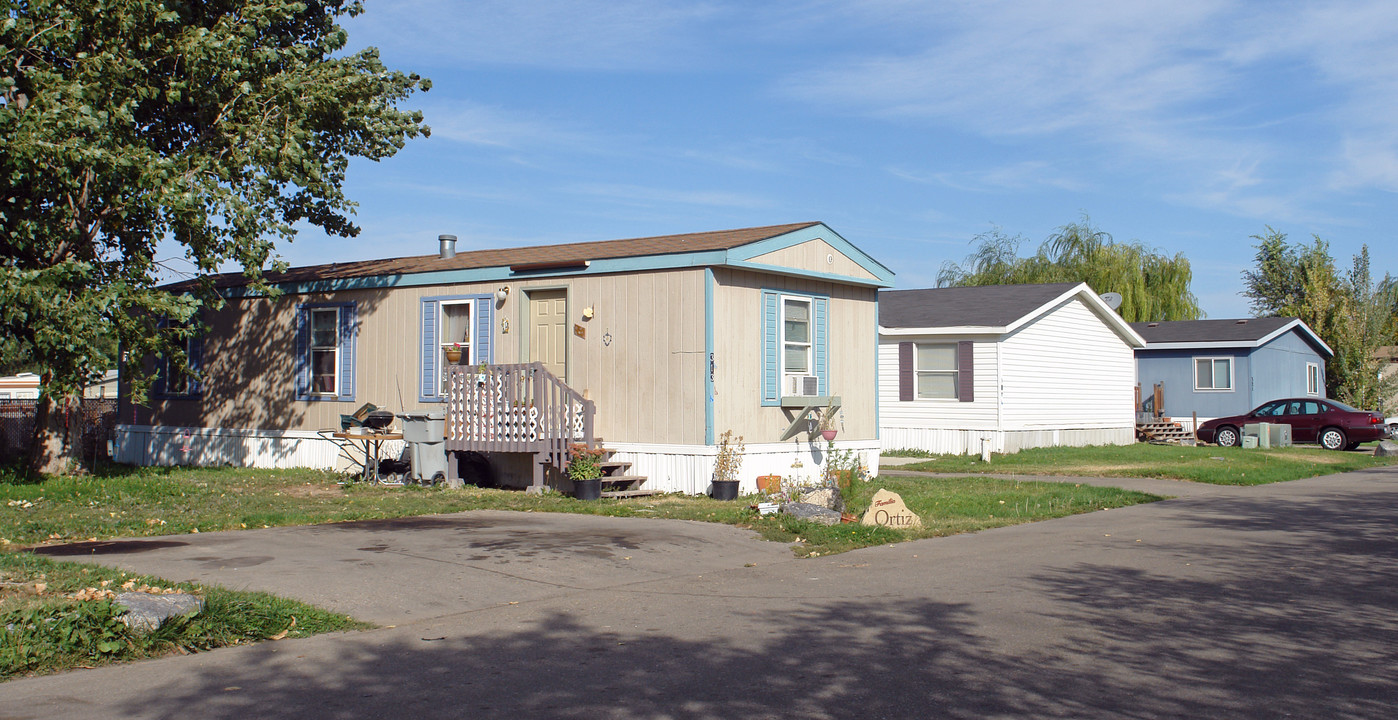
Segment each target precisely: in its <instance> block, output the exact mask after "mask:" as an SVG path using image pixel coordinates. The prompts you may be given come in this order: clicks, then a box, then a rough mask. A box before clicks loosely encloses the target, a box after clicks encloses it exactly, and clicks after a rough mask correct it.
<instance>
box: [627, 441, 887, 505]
mask: <svg viewBox="0 0 1398 720" xmlns="http://www.w3.org/2000/svg"><path fill="white" fill-rule="evenodd" d="M607 447H608V448H610V449H612V450H615V451H617V452H616V455H615V456H614V458H613V459H615V460H622V461H626V462H630V463H631V470H630V473H631V474H633V475H645V476H646V477H647V478H648V480H646V484H645V485H644V486H643V487H646V488H649V489H653V490H660V491H663V492H679V493H686V494H689V495H702V494H705V493H707V492H708V491H709V485H710V481H711V480H713V475H714V460H715V459H716V458H717V457H718V448H717V447H713V446H708V445H657V444H651V443H614V442H609V443H607ZM835 449H836V450H837V451H842V452H843V451H846V450H848V451H851V452H853V453H855V454H856V455H857V456H858V457H859V458H860V460H861V461H863V463H864V465H865V466H866V467H868V468H869V473H870V475H871V476H873V475H877V474H878V471H879V445H878V441H877V440H851V441H846V442H841V441H839V440H836V441H835ZM825 450H826V443H825V441H823V440H822V441H820V442H817V443H809V442H800V443H769V444H764V445H748V446H747V451H746V452H745V453H743V464H742V467H741V468H740V469H739V473H738V480H739V484H738V492H739V493H751V492H757V477H758V476H759V475H780V476H782V477H797V478H801V479H802V480H803V481H805V482H811V483H814V482H816V481H818V480H819V479H820V477H821V475H822V473H823V472H824V467H825V454H826V452H825Z"/></svg>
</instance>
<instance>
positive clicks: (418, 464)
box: [401, 413, 447, 483]
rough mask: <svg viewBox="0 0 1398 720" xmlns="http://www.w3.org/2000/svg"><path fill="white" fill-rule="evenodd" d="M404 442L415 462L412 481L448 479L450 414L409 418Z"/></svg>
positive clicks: (406, 417)
mask: <svg viewBox="0 0 1398 720" xmlns="http://www.w3.org/2000/svg"><path fill="white" fill-rule="evenodd" d="M401 417H402V418H403V439H404V440H406V441H407V443H408V456H409V457H410V458H411V459H412V463H413V474H412V477H413V479H414V480H417V481H418V482H427V483H431V482H435V481H437V480H446V479H447V438H446V414H444V413H419V414H405V415H402V416H401Z"/></svg>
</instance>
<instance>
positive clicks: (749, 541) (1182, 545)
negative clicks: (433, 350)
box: [0, 468, 1398, 719]
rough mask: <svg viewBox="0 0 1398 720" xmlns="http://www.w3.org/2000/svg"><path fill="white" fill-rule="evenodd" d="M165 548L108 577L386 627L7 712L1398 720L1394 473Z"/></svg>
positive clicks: (6, 693) (464, 522) (199, 664)
mask: <svg viewBox="0 0 1398 720" xmlns="http://www.w3.org/2000/svg"><path fill="white" fill-rule="evenodd" d="M160 540H178V541H182V542H183V541H187V542H188V544H185V545H177V546H173V545H167V546H163V547H144V548H143V547H131V546H124V547H123V546H117V547H107V548H96V549H97V550H99V553H100V554H98V555H96V556H95V557H94V559H96V560H98V561H101V562H108V563H112V564H116V565H120V566H121V567H126V568H130V569H132V570H137V571H140V572H154V573H158V574H162V575H164V576H166V577H169V578H171V579H184V578H196V579H200V580H205V581H213V582H221V583H223V584H226V585H230V586H234V587H246V588H255V589H266V590H271V591H274V592H279V593H284V594H287V595H291V596H294V597H297V598H300V599H305V600H309V601H312V602H316V603H319V604H322V605H325V606H328V607H332V608H335V609H338V610H343V611H345V612H348V613H350V614H354V615H356V616H358V617H362V618H365V619H370V620H375V621H377V622H379V623H381V624H385V625H393V626H394V627H383V628H380V629H376V630H372V631H368V632H363V633H351V634H337V635H327V636H319V637H315V638H308V639H305V640H294V641H281V642H269V643H263V644H260V645H257V646H252V647H243V648H228V649H224V650H219V651H215V652H210V653H203V654H200V655H195V656H188V657H173V658H166V659H162V660H156V661H149V662H143V663H136V664H132V665H127V666H121V667H112V668H103V669H100V670H90V671H79V672H74V673H67V674H64V675H60V676H54V677H48V678H34V679H26V680H19V681H13V682H10V683H5V684H3V685H0V718H69V717H72V718H94V717H115V718H125V717H137V718H182V719H183V718H189V717H200V718H248V717H259V718H293V717H326V718H341V717H343V718H351V717H384V718H390V717H393V718H396V717H414V716H416V717H421V718H449V717H450V718H455V717H511V718H643V717H645V718H650V717H656V718H732V717H762V718H845V717H855V716H858V717H870V718H880V717H889V718H892V717H899V718H903V717H952V718H962V717H965V718H973V717H974V718H984V717H1077V718H1122V717H1127V718H1161V717H1191V718H1193V717H1243V718H1276V717H1314V718H1350V717H1353V718H1385V719H1386V718H1389V717H1391V716H1392V715H1393V713H1394V708H1395V707H1398V651H1395V650H1394V648H1398V615H1395V612H1394V609H1395V607H1398V468H1383V469H1378V470H1371V471H1365V472H1357V473H1350V474H1346V475H1339V476H1329V477H1323V478H1313V479H1310V480H1302V481H1295V482H1290V483H1282V484H1277V485H1269V486H1259V487H1251V488H1222V489H1210V490H1209V491H1208V492H1205V493H1202V494H1198V495H1194V496H1186V497H1179V498H1178V499H1174V500H1169V501H1165V502H1160V503H1154V504H1151V505H1144V506H1135V507H1130V508H1122V509H1117V510H1110V511H1104V512H1098V513H1093V514H1089V515H1080V516H1074V517H1071V518H1063V519H1060V520H1053V521H1048V522H1041V523H1035V524H1030V525H1020V526H1015V527H1008V528H1000V529H996V530H990V531H985V532H980V533H975V534H971V535H960V536H955V537H950V538H940V539H933V540H924V541H919V542H914V543H905V544H900V545H897V546H888V547H878V548H867V549H864V550H860V551H856V552H852V553H846V554H842V555H838V556H833V557H829V558H818V559H814V560H795V559H792V558H791V556H790V554H789V553H788V552H787V550H786V548H785V547H784V546H781V545H776V544H772V543H764V542H762V541H760V540H756V539H755V538H754V537H753V536H752V535H750V534H748V533H746V532H745V531H741V530H737V529H734V528H730V527H725V526H711V525H704V524H697V523H671V522H666V521H647V520H634V519H618V518H598V517H587V516H573V515H544V514H515V513H464V514H460V515H450V516H438V517H434V518H422V519H418V520H413V521H406V520H405V521H382V522H375V523H361V524H357V526H356V525H353V524H352V525H346V526H320V527H309V528H281V529H276V530H263V531H251V532H241V533H226V534H225V533H211V534H208V535H207V536H205V535H199V536H188V537H180V538H167V539H160ZM138 542H140V541H138ZM147 542H154V541H147Z"/></svg>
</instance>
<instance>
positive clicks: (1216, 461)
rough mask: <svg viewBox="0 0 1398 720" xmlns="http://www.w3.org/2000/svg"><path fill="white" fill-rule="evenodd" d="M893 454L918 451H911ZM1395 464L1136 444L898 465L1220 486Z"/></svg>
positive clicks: (1297, 452)
mask: <svg viewBox="0 0 1398 720" xmlns="http://www.w3.org/2000/svg"><path fill="white" fill-rule="evenodd" d="M890 454H896V455H903V456H914V457H917V456H919V455H918V454H916V453H908V452H900V453H890ZM1393 463H1394V459H1393V458H1376V457H1374V456H1373V455H1371V454H1369V453H1364V452H1333V451H1329V450H1322V449H1320V448H1318V447H1308V446H1296V447H1290V448H1278V449H1273V450H1244V449H1242V448H1220V447H1214V446H1198V447H1187V446H1175V445H1150V444H1146V443H1136V444H1134V445H1106V446H1095V447H1079V448H1068V447H1063V448H1035V449H1033V450H1025V451H1022V452H1018V453H1015V454H1013V455H995V456H994V457H992V458H991V461H990V462H989V463H985V462H981V459H980V457H979V456H970V455H937V456H931V457H928V459H927V461H926V462H921V463H916V464H913V465H902V466H899V469H903V470H922V471H926V472H936V473H997V474H999V473H1016V474H1024V475H1072V476H1079V477H1157V478H1175V479H1179V480H1193V481H1195V482H1204V483H1213V484H1216V485H1261V484H1264V483H1273V482H1282V481H1286V480H1298V479H1301V478H1308V477H1314V476H1316V475H1328V474H1331V473H1339V472H1348V471H1351V470H1362V469H1364V468H1370V467H1377V466H1381V465H1391V464H1393Z"/></svg>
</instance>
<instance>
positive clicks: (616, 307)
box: [123, 269, 705, 443]
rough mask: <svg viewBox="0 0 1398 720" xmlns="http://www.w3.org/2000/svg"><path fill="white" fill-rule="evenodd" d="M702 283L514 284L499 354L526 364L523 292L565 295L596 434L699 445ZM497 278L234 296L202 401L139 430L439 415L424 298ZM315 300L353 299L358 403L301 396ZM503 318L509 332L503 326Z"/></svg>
mask: <svg viewBox="0 0 1398 720" xmlns="http://www.w3.org/2000/svg"><path fill="white" fill-rule="evenodd" d="M703 282H704V281H703V270H702V269H683V270H675V271H664V272H654V273H628V274H622V275H603V276H595V277H586V278H564V279H542V280H537V281H525V282H510V283H508V285H509V286H510V288H511V291H510V294H509V297H508V298H507V300H506V301H505V303H504V305H503V306H497V308H496V311H495V321H494V328H493V329H492V341H493V352H494V358H493V360H494V362H496V363H513V362H521V361H522V360H521V358H527V357H528V332H527V329H528V319H527V311H528V302H527V291H528V290H530V289H533V288H566V289H567V290H568V291H569V296H568V317H569V320H570V328H569V333H568V339H567V342H568V360H569V377H568V382H569V384H570V385H572V386H573V387H574V388H575V389H577V390H578V391H579V392H584V393H586V394H587V395H588V397H590V398H591V399H593V400H595V401H596V402H597V406H598V415H597V426H596V427H597V431H598V433H599V434H600V435H601V436H602V437H604V438H606V439H609V440H610V439H614V440H618V441H627V442H653V443H703V441H704V405H703V400H704V398H703V393H704V375H703V373H704V368H705V363H704V284H703ZM501 284H502V283H499V282H495V283H474V284H463V285H436V286H427V287H410V288H399V289H393V290H359V291H346V292H338V293H326V294H310V295H296V296H286V297H283V298H281V299H279V300H277V301H275V302H274V301H268V300H265V299H243V300H231V301H229V303H228V304H227V305H226V306H225V308H224V309H223V310H220V311H217V312H213V313H210V314H209V315H208V321H209V324H210V326H211V328H212V332H211V334H210V335H209V336H208V337H207V338H206V339H205V344H204V360H205V362H204V366H205V369H206V380H205V384H204V393H203V397H202V399H201V400H157V401H152V407H151V409H150V410H149V411H144V410H141V409H138V410H137V412H136V417H135V424H141V425H152V424H153V425H167V426H180V427H222V428H230V429H269V430H320V429H334V430H338V429H339V427H340V414H341V413H350V412H353V411H354V410H355V409H357V408H358V407H359V406H360V405H361V404H363V403H366V402H370V403H374V404H375V405H378V406H380V407H384V408H387V409H390V410H393V411H395V412H397V411H400V410H401V411H406V412H441V411H443V410H444V406H443V405H442V404H441V403H432V402H429V403H422V402H419V400H418V396H419V386H420V383H421V366H422V357H421V355H422V351H421V344H420V337H419V335H420V332H421V331H420V328H421V322H422V320H421V302H420V300H421V298H423V297H431V296H439V295H470V294H485V293H494V292H495V290H496V289H497V288H498V287H499V286H500V285H501ZM308 302H354V303H356V304H357V305H356V318H357V321H358V329H357V333H356V338H355V342H356V346H355V356H356V368H355V388H354V401H353V402H328V401H318V402H306V401H297V400H295V398H294V395H295V394H294V390H293V382H292V381H293V376H294V372H295V366H296V363H295V355H296V353H295V327H296V324H295V313H296V306H297V305H298V304H300V303H308ZM589 306H590V307H592V308H593V309H594V313H595V315H594V317H593V319H592V320H590V321H585V320H583V319H582V311H583V309H584V308H586V307H589ZM504 319H508V320H509V322H510V332H509V333H508V334H505V333H503V332H502V329H501V327H502V325H501V320H504ZM573 325H580V326H582V327H584V328H585V330H586V337H585V338H583V337H578V336H577V335H575V334H573V332H572V326H573ZM609 333H610V335H611V344H610V345H608V344H606V342H605V339H606V336H607V335H608V334H609ZM400 397H401V401H400ZM130 417H132V416H131V414H130V413H129V412H127V413H126V414H124V415H123V418H124V419H125V418H130Z"/></svg>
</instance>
